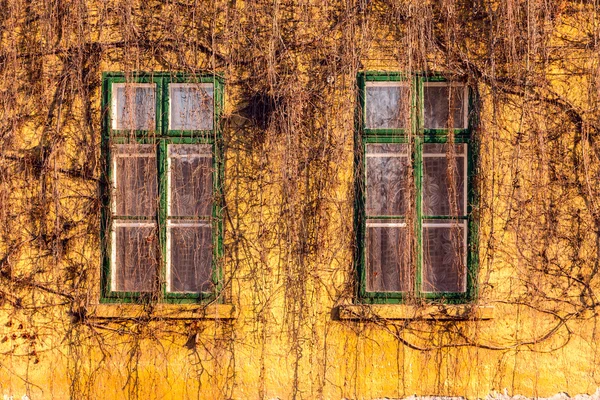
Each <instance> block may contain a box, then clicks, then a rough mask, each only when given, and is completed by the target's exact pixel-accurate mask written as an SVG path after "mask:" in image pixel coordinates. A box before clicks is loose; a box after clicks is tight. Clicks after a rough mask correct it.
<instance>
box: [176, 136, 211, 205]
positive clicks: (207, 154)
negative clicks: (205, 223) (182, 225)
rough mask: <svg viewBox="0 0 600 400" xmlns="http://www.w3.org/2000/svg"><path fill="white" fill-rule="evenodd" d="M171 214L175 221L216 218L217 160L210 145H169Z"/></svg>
mask: <svg viewBox="0 0 600 400" xmlns="http://www.w3.org/2000/svg"><path fill="white" fill-rule="evenodd" d="M169 164H170V175H169V179H170V186H171V188H170V204H171V206H170V211H169V215H170V216H174V217H193V216H195V217H198V216H206V217H208V216H211V215H212V200H213V192H212V189H213V179H212V178H213V158H212V147H211V145H208V144H201V145H197V144H173V145H169Z"/></svg>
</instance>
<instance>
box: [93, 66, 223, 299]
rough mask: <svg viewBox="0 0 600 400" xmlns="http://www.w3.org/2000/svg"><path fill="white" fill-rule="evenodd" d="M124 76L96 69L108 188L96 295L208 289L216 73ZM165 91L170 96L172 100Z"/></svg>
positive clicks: (215, 245) (212, 290) (215, 220)
mask: <svg viewBox="0 0 600 400" xmlns="http://www.w3.org/2000/svg"><path fill="white" fill-rule="evenodd" d="M129 81H131V82H125V76H124V75H123V74H119V73H106V74H105V75H104V92H103V94H104V104H105V105H106V107H107V108H108V110H109V112H108V113H107V114H106V117H105V124H104V127H105V130H104V133H103V152H104V154H106V156H107V157H108V161H109V162H108V163H107V173H108V176H109V185H107V186H106V190H105V193H110V196H108V197H105V198H106V199H108V200H107V202H106V207H105V209H104V210H105V211H103V221H104V222H103V235H102V236H103V237H104V240H103V242H104V243H105V244H104V246H103V248H104V249H105V251H104V252H103V253H104V254H105V256H104V260H105V261H104V268H103V279H102V282H103V289H102V300H103V301H107V302H111V301H115V300H119V301H135V300H136V299H138V298H140V297H141V296H143V297H146V295H148V296H151V298H153V299H161V298H162V299H164V300H165V301H176V302H181V301H184V302H185V301H197V300H199V299H209V298H214V297H215V296H216V293H217V292H218V289H219V276H220V273H219V269H218V261H219V254H220V251H221V236H220V232H221V231H222V228H221V221H220V218H219V211H220V207H218V202H219V196H218V193H219V187H220V186H219V182H220V174H221V168H220V162H219V159H220V156H219V140H218V138H219V135H218V131H217V130H215V129H214V128H215V127H216V126H217V120H218V112H219V110H220V109H221V108H222V104H221V102H222V91H221V83H220V80H219V79H218V78H216V77H212V76H211V77H191V76H185V75H182V74H175V75H173V74H162V73H156V74H151V75H150V74H139V75H136V76H134V77H132V78H129ZM178 92H179V94H177V93H178ZM181 92H184V95H181ZM130 93H133V94H130ZM189 93H192V94H191V95H189ZM171 94H175V96H179V97H178V98H177V99H176V100H175V101H174V102H172V101H171V98H170V96H171ZM199 99H200V100H199ZM126 101H133V102H134V105H133V106H128V107H129V110H133V112H130V111H127V107H126V106H125V105H124V104H123V103H124V102H126ZM174 103H178V104H179V105H178V106H175V107H171V104H174ZM209 103H210V104H209ZM144 107H148V110H146V109H145V108H144ZM197 107H202V108H203V109H202V110H200V111H198V110H196V108H197ZM119 109H124V110H125V111H122V112H119ZM131 115H134V116H135V117H134V118H131V117H130V118H129V122H126V121H127V117H128V116H131ZM148 115H151V116H152V118H153V120H152V122H151V123H150V122H148V121H147V119H148V118H149V117H147V116H148ZM171 116H174V117H175V118H178V122H177V123H176V124H173V123H172V122H171ZM140 120H141V121H144V122H143V123H139V121H140ZM155 127H156V129H155ZM106 128H108V129H106Z"/></svg>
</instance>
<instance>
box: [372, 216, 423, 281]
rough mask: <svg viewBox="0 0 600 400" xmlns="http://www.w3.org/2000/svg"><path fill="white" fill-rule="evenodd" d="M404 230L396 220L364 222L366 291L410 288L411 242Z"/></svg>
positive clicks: (402, 225)
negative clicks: (365, 237)
mask: <svg viewBox="0 0 600 400" xmlns="http://www.w3.org/2000/svg"><path fill="white" fill-rule="evenodd" d="M406 231H407V228H406V226H405V225H404V224H403V223H401V222H399V221H372V220H370V221H369V222H367V252H366V262H367V271H366V274H367V291H370V292H407V291H410V290H411V288H412V285H413V283H412V279H411V278H410V276H411V274H410V265H411V261H410V255H411V250H410V249H411V244H410V243H409V242H408V236H407V233H406Z"/></svg>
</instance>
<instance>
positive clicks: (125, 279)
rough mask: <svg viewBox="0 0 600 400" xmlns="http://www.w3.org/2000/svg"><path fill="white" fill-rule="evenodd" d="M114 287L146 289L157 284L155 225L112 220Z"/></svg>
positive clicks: (150, 289) (136, 290) (144, 290)
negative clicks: (113, 223) (113, 225)
mask: <svg viewBox="0 0 600 400" xmlns="http://www.w3.org/2000/svg"><path fill="white" fill-rule="evenodd" d="M115 237H116V243H114V246H115V256H116V259H115V276H114V289H113V290H115V291H118V292H150V291H152V290H153V289H154V288H155V287H156V284H157V283H158V281H157V274H158V235H157V230H156V226H155V225H154V226H147V225H142V226H135V225H134V224H133V223H130V224H122V225H119V224H118V223H115Z"/></svg>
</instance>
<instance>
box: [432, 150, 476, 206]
mask: <svg viewBox="0 0 600 400" xmlns="http://www.w3.org/2000/svg"><path fill="white" fill-rule="evenodd" d="M465 148H466V146H465V145H455V151H454V152H453V153H446V149H447V145H439V144H433V145H430V144H424V145H423V213H424V215H429V216H438V215H439V216H446V215H455V216H457V215H465V198H466V187H465V180H466V172H467V170H466V154H465V151H466V150H465ZM449 165H451V166H452V167H451V168H448V166H449Z"/></svg>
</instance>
